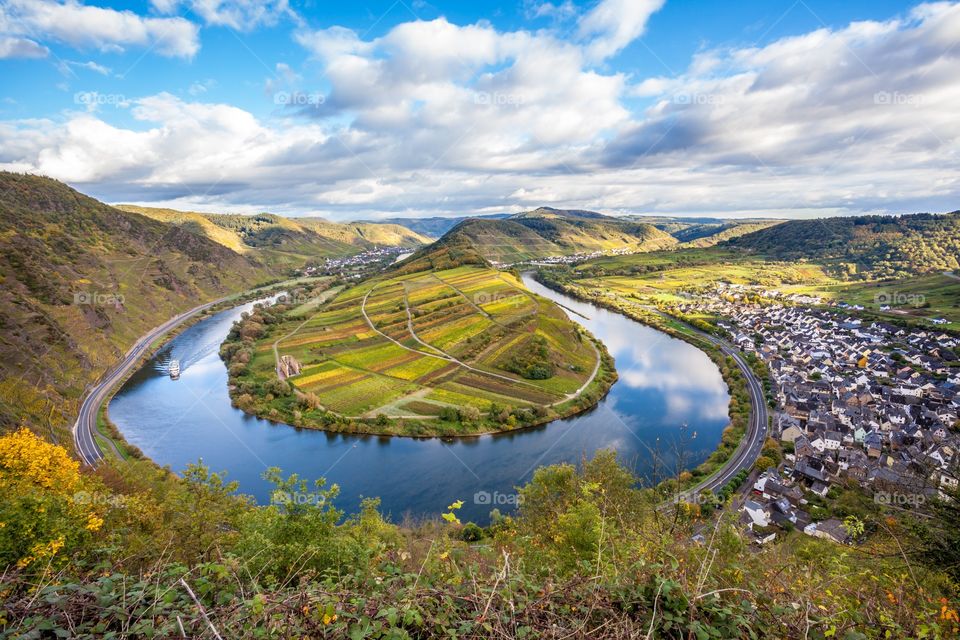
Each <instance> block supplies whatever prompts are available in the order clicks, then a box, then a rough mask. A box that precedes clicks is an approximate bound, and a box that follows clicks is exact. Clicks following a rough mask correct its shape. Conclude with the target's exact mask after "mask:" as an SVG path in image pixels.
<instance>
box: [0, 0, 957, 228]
mask: <svg viewBox="0 0 960 640" xmlns="http://www.w3.org/2000/svg"><path fill="white" fill-rule="evenodd" d="M345 5H350V6H345ZM0 78H2V79H3V82H2V83H0V168H2V169H8V170H14V171H28V172H37V173H43V174H46V175H50V176H53V177H55V178H58V179H61V180H64V181H66V182H68V183H69V184H71V185H73V186H74V187H76V188H78V189H80V190H81V191H84V192H86V193H89V194H91V195H94V196H96V197H98V198H100V199H103V200H105V201H108V202H113V203H118V202H136V203H154V204H162V205H164V206H172V207H176V208H189V209H195V210H205V211H240V212H253V211H263V210H268V211H274V212H277V213H286V214H310V215H323V216H326V217H330V218H334V219H340V220H344V219H356V218H375V217H379V216H385V215H403V216H422V215H465V214H479V213H491V212H503V211H518V210H523V209H527V208H533V207H536V206H539V205H549V206H555V207H572V208H587V209H594V210H599V211H603V212H606V213H612V214H617V213H644V214H646V213H649V214H661V215H663V214H668V215H690V214H709V215H718V216H733V217H747V216H767V215H775V216H789V217H803V216H814V215H837V214H852V213H862V212H914V211H948V210H955V209H960V4H957V3H952V2H935V3H928V4H911V3H905V2H891V1H887V0H871V1H860V0H845V1H844V2H836V0H795V1H794V0H744V1H741V2H736V3H727V2H719V1H716V0H710V1H707V0H684V1H683V2H681V1H680V0H599V1H597V0H554V2H552V3H551V2H541V1H539V0H500V1H495V0H493V1H487V0H478V1H474V2H469V3H466V2H444V3H441V2H433V3H431V2H427V1H424V0H384V1H382V2H381V1H379V0H371V1H369V2H367V1H366V0H359V1H358V2H352V3H342V2H330V1H328V0H306V1H300V0H262V1H258V0H144V1H141V2H108V1H106V0H90V2H80V1H79V0H67V1H66V2H58V1H57V0H0Z"/></svg>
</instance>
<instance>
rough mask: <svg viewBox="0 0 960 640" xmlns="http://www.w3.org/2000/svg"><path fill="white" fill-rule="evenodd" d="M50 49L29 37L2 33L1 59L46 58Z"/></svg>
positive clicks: (0, 42)
mask: <svg viewBox="0 0 960 640" xmlns="http://www.w3.org/2000/svg"><path fill="white" fill-rule="evenodd" d="M48 55H50V50H49V49H47V48H46V47H44V46H43V45H41V44H37V43H36V42H34V41H33V40H30V39H29V38H17V37H13V36H4V35H0V60H2V59H5V58H46V57H47V56H48Z"/></svg>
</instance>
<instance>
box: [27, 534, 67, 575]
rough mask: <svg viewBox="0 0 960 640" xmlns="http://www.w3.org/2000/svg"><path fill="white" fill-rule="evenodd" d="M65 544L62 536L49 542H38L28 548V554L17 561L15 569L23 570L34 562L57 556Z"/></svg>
mask: <svg viewBox="0 0 960 640" xmlns="http://www.w3.org/2000/svg"><path fill="white" fill-rule="evenodd" d="M64 544H66V541H65V540H64V538H63V536H59V537H57V538H54V539H53V540H50V541H49V542H38V543H37V544H35V545H33V547H31V548H30V553H29V554H28V555H26V556H24V557H23V558H20V559H19V560H17V567H19V568H20V569H23V568H24V567H27V566H29V565H31V564H33V563H34V562H37V561H43V560H47V559H49V558H52V557H53V556H55V555H57V553H58V552H59V551H60V549H62V548H63V545H64Z"/></svg>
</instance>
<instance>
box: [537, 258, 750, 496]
mask: <svg viewBox="0 0 960 640" xmlns="http://www.w3.org/2000/svg"><path fill="white" fill-rule="evenodd" d="M535 278H536V280H537V282H539V283H540V284H542V285H543V286H545V287H548V288H550V289H553V290H554V291H557V292H559V293H562V294H565V295H569V296H571V297H573V298H576V299H578V300H582V301H584V302H587V303H590V304H593V305H596V306H600V307H603V308H606V309H609V310H611V311H614V312H617V313H621V314H623V315H625V316H626V317H628V318H630V319H632V320H635V321H637V322H640V323H642V324H644V325H647V326H649V327H651V328H653V329H656V330H658V331H661V332H663V333H665V334H667V335H669V336H671V337H673V338H676V339H678V340H683V341H684V342H687V343H688V344H691V345H693V346H695V347H696V348H698V349H700V350H701V351H703V352H704V353H705V354H706V355H707V356H708V357H709V358H710V359H711V360H712V361H713V362H714V364H716V365H717V367H718V369H719V370H720V373H721V375H722V376H723V379H724V382H725V383H726V384H727V387H728V390H729V393H730V404H729V417H730V424H729V426H728V427H727V428H726V429H724V431H723V436H722V438H721V442H720V445H719V446H718V447H717V449H716V451H714V453H713V454H711V456H710V457H709V458H708V459H707V460H705V461H704V462H702V463H701V464H699V465H697V466H696V467H695V468H693V469H691V470H682V467H683V465H682V464H679V465H677V471H676V473H675V474H674V476H673V477H672V478H671V479H669V480H664V481H662V482H661V483H660V484H659V485H658V491H659V492H660V493H661V494H662V495H663V496H664V497H671V496H674V497H687V498H689V497H691V494H692V493H696V492H697V491H699V490H702V489H706V488H710V489H719V488H721V487H723V486H724V483H723V482H720V483H719V484H718V483H717V482H716V479H718V478H719V477H720V476H721V475H723V476H724V478H723V479H725V476H726V475H731V480H730V481H735V478H736V475H735V474H726V473H724V472H725V471H730V470H731V468H730V467H731V465H732V466H737V467H740V469H738V470H742V469H743V468H752V464H749V465H745V462H747V460H746V459H745V458H744V456H745V454H747V453H750V446H749V445H750V444H751V443H749V442H747V438H746V436H747V435H748V432H749V431H750V427H751V426H754V431H756V430H757V429H758V428H760V427H761V425H752V424H751V418H752V417H753V416H752V414H751V406H753V411H754V412H755V413H756V414H759V416H760V419H762V420H763V421H766V411H765V406H763V401H762V398H760V399H759V400H758V399H757V397H756V392H755V390H753V389H751V383H750V381H749V380H748V379H747V378H746V376H745V375H744V372H743V371H741V369H740V367H739V366H738V365H737V363H736V361H735V360H734V358H733V356H731V355H728V354H726V353H724V351H723V348H722V347H721V346H720V345H719V344H717V343H716V342H713V341H711V340H710V339H708V338H707V337H706V334H705V333H704V332H702V331H698V330H697V329H695V328H694V327H691V326H689V325H687V324H685V323H683V322H682V321H680V320H678V319H676V318H673V317H671V316H668V315H666V314H662V313H658V312H656V311H654V310H652V309H649V308H646V307H643V306H641V305H638V304H632V303H630V302H628V301H626V300H623V299H622V298H619V297H613V296H610V295H604V294H603V293H601V292H591V291H590V290H589V289H586V288H584V287H581V286H578V285H576V284H573V283H570V282H563V281H560V280H555V279H553V278H551V277H550V275H549V274H548V273H545V272H544V271H542V270H541V271H538V272H536V274H535ZM752 368H753V367H752V365H751V369H752ZM761 379H762V378H761ZM754 405H755V406H754ZM762 428H763V429H764V431H765V429H766V425H765V424H764V425H762ZM764 446H765V445H764ZM714 484H718V486H717V487H713V486H712V485H714ZM701 502H702V501H701Z"/></svg>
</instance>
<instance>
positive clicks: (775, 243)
mask: <svg viewBox="0 0 960 640" xmlns="http://www.w3.org/2000/svg"><path fill="white" fill-rule="evenodd" d="M728 246H729V247H730V248H733V249H739V250H746V251H751V252H754V253H756V254H760V255H761V256H764V257H768V258H773V259H777V260H810V261H814V262H821V263H824V264H827V265H828V266H830V267H831V268H832V269H834V270H835V271H837V272H840V273H841V274H843V275H856V276H871V277H876V278H892V277H898V276H905V275H911V274H916V273H929V272H934V271H952V270H954V269H957V268H958V267H960V263H958V260H960V212H954V213H949V214H945V215H934V214H916V215H903V216H859V217H846V218H819V219H816V220H793V221H790V222H785V223H783V224H779V225H776V226H774V227H770V228H768V229H763V230H761V231H757V232H755V233H751V234H748V235H745V236H742V237H740V238H736V239H734V240H731V241H730V242H729V245H728Z"/></svg>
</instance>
